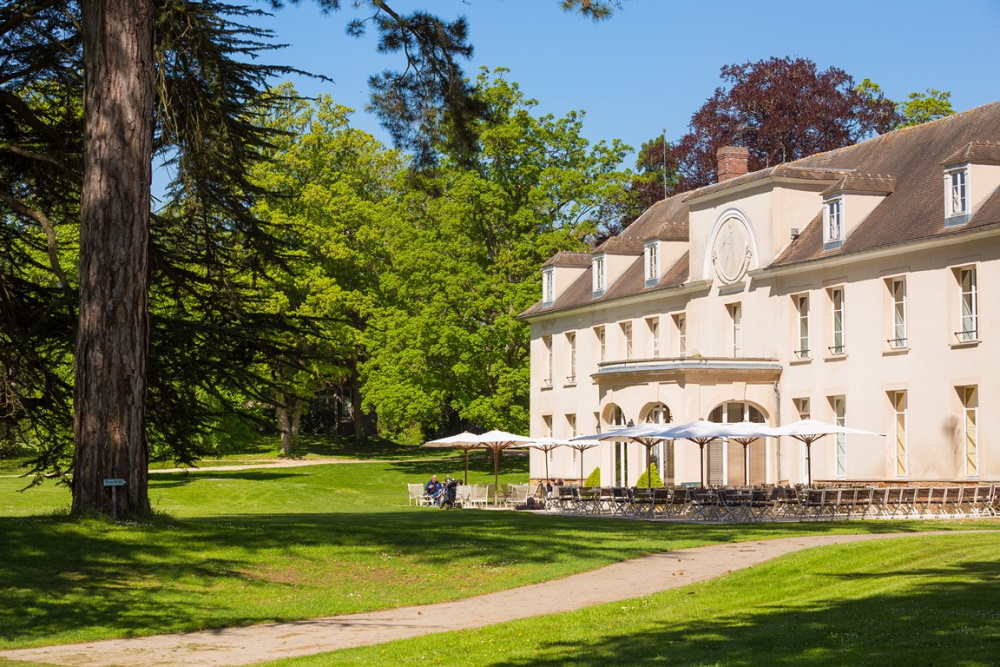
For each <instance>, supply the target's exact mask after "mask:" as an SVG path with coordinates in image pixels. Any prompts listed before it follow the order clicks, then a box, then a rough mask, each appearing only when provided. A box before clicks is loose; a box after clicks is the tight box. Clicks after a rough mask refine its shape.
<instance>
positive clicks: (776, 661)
mask: <svg viewBox="0 0 1000 667" xmlns="http://www.w3.org/2000/svg"><path fill="white" fill-rule="evenodd" d="M831 576H834V577H837V578H839V579H841V580H842V581H843V582H847V581H850V580H853V579H855V578H856V575H854V574H848V573H842V574H839V575H831ZM863 577H867V578H871V579H877V580H878V583H879V587H878V589H877V590H878V591H882V592H877V593H874V594H871V595H864V596H862V597H858V596H857V594H856V593H857V589H851V588H847V587H845V588H847V590H845V593H847V595H845V597H850V598H851V599H833V600H831V599H830V597H828V596H827V595H822V596H821V598H820V599H819V600H818V601H817V602H806V603H804V604H794V601H790V603H782V602H779V601H775V602H772V603H766V602H765V603H763V604H760V605H754V606H753V607H751V608H750V609H746V610H745V613H741V614H738V615H732V614H716V613H715V612H714V610H713V609H712V608H711V605H713V603H714V604H717V605H718V608H731V605H726V604H725V603H724V602H723V601H721V600H720V599H719V597H718V596H716V597H712V593H711V592H710V591H706V589H704V588H700V589H694V590H692V591H690V592H689V593H688V595H689V597H688V598H687V600H686V601H685V602H684V603H682V604H686V605H699V604H707V605H710V606H709V607H707V608H705V609H704V610H703V611H699V613H698V614H697V616H698V620H694V621H686V622H677V621H676V620H673V619H671V618H670V609H672V608H671V607H669V606H666V605H663V606H659V607H657V606H655V605H654V609H655V611H653V612H652V613H651V614H645V615H644V616H645V618H644V619H643V621H644V624H643V626H642V627H641V629H640V630H639V631H637V630H636V628H635V626H634V625H632V626H630V630H629V631H628V632H627V633H620V634H615V633H614V632H613V631H611V632H606V634H604V635H603V636H601V635H597V636H588V637H586V638H581V637H577V636H574V637H573V638H572V639H568V638H564V639H553V640H552V641H546V642H542V643H541V644H539V645H537V646H533V647H532V649H533V650H532V655H531V656H530V657H527V656H526V657H524V658H518V659H510V660H503V661H496V662H488V663H485V664H490V665H492V667H523V666H525V665H532V666H536V667H537V666H539V665H541V666H543V667H544V666H553V667H554V666H556V665H577V666H580V667H604V666H606V665H607V664H609V662H612V661H613V663H614V664H652V663H656V664H659V663H663V664H670V665H746V666H750V665H760V664H767V665H810V666H831V667H832V666H840V665H959V664H961V665H965V666H967V667H968V666H971V665H983V666H985V665H997V664H1000V658H998V656H1000V633H998V627H1000V621H998V611H997V610H998V608H1000V586H998V584H1000V581H998V568H997V562H996V561H966V562H958V563H957V564H956V565H954V566H953V567H941V568H927V569H924V570H922V571H921V570H918V571H914V570H902V571H893V570H886V571H882V572H878V573H870V574H866V575H863ZM915 579H916V580H918V581H916V582H915V581H914V580H915ZM768 583H769V582H768V580H767V578H766V577H764V576H760V577H756V578H754V577H749V578H748V580H747V585H749V586H756V587H757V588H759V589H760V590H766V589H767V587H768ZM826 590H827V591H829V590H830V589H826ZM832 590H833V597H836V590H837V589H836V588H833V589H832ZM885 591H890V592H885ZM852 593H853V595H852ZM803 594H804V595H805V594H808V593H807V592H803ZM702 597H706V598H708V602H707V603H702V602H700V600H701V598H702ZM632 620H635V619H634V618H633V619H632ZM605 627H606V626H605ZM547 630H551V629H547ZM596 634H597V633H596V632H595V635H596ZM558 635H559V633H558V632H551V631H550V636H558Z"/></svg>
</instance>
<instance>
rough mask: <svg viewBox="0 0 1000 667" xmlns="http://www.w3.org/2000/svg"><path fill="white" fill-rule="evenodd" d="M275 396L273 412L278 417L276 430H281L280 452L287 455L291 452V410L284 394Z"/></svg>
mask: <svg viewBox="0 0 1000 667" xmlns="http://www.w3.org/2000/svg"><path fill="white" fill-rule="evenodd" d="M275 398H276V399H277V400H275V403H276V405H275V406H274V413H275V416H276V417H277V418H278V431H280V432H281V454H282V455H283V456H287V455H289V454H291V453H292V425H291V411H290V410H289V409H288V401H287V400H286V399H285V395H284V394H278V395H277V396H276V397H275Z"/></svg>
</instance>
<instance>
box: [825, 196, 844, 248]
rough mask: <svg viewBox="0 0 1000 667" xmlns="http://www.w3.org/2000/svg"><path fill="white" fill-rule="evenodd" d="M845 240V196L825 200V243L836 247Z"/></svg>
mask: <svg viewBox="0 0 1000 667" xmlns="http://www.w3.org/2000/svg"><path fill="white" fill-rule="evenodd" d="M843 241H844V198H843V197H831V198H830V199H826V200H824V202H823V245H824V246H828V245H832V246H834V247H836V246H837V245H840V244H841V243H843Z"/></svg>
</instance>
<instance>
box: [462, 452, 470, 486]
mask: <svg viewBox="0 0 1000 667" xmlns="http://www.w3.org/2000/svg"><path fill="white" fill-rule="evenodd" d="M462 483H463V484H465V485H466V486H468V485H469V450H468V449H466V450H465V481H464V482H462Z"/></svg>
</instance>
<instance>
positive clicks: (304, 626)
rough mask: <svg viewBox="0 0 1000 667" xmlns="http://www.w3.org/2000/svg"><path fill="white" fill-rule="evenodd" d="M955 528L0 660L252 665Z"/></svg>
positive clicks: (790, 545) (783, 543) (773, 544)
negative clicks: (804, 552) (805, 552)
mask: <svg viewBox="0 0 1000 667" xmlns="http://www.w3.org/2000/svg"><path fill="white" fill-rule="evenodd" d="M959 532H972V531H938V532H926V533H897V534H879V535H816V536H803V537H789V538H781V539H775V540H761V541H755V542H736V543H733V544H722V545H713V546H707V547H696V548H693V549H681V550H677V551H669V552H665V553H660V554H654V555H652V556H646V557H644V558H637V559H635V560H630V561H626V562H623V563H616V564H614V565H608V566H606V567H602V568H600V569H597V570H591V571H589V572H581V573H580V574H575V575H572V576H569V577H566V578H564V579H557V580H555V581H546V582H543V583H540V584H533V585H530V586H523V587H521V588H514V589H511V590H506V591H499V592H496V593H489V594H487V595H480V596H477V597H472V598H466V599H463V600H457V601H455V602H442V603H438V604H432V605H425V606H419V607H404V608H401V609H388V610H384V611H375V612H369V613H364V614H352V615H349V616H334V617H330V618H317V619H313V620H309V621H296V622H292V623H274V624H270V625H255V626H251V627H244V628H229V629H225V630H214V631H213V630H206V631H203V632H191V633H186V634H173V635H159V636H153V637H136V638H132V639H110V640H106V641H99V642H90V643H86V644H69V645H63V646H47V647H42V648H33V649H21V650H14V651H0V658H7V659H9V660H31V661H35V662H43V663H49V664H55V665H72V666H74V667H111V666H112V665H143V667H193V666H198V667H221V666H222V665H251V664H254V663H257V662H266V661H269V660H277V659H280V658H289V657H293V656H301V655H312V654H316V653H323V652H326V651H336V650H338V649H344V648H352V647H355V646H368V645H371V644H381V643H383V642H388V641H393V640H395V639H406V638H408V637H416V636H419V635H426V634H431V633H436V632H448V631H451V630H463V629H466V628H478V627H482V626H485V625H493V624H495V623H501V622H503V621H510V620H514V619H518V618H527V617H530V616H541V615H544V614H554V613H560V612H566V611H572V610H575V609H580V608H583V607H589V606H591V605H595V604H601V603H604V602H616V601H620V600H627V599H631V598H637V597H641V596H644V595H649V594H650V593H654V592H657V591H663V590H667V589H670V588H678V587H680V586H686V585H688V584H693V583H696V582H699V581H705V580H706V579H712V578H715V577H719V576H722V575H724V574H727V573H729V572H732V571H734V570H740V569H743V568H747V567H751V566H753V565H757V564H759V563H763V562H765V561H768V560H771V559H773V558H777V557H779V556H783V555H785V554H787V553H791V552H793V551H799V550H801V549H807V548H810V547H816V546H824V545H830V544H844V543H848V542H864V541H868V540H880V539H887V538H901V537H917V536H922V535H941V534H946V535H954V534H956V533H959Z"/></svg>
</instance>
